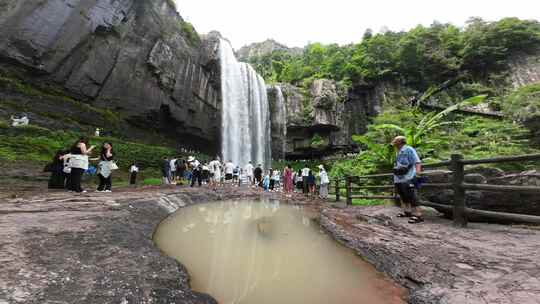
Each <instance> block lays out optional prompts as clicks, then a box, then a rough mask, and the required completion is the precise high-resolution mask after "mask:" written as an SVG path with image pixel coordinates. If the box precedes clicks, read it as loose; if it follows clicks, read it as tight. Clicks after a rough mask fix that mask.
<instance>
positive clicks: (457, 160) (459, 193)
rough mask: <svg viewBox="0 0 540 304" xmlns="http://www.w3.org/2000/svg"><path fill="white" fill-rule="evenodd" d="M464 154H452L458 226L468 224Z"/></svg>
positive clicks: (455, 218)
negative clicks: (464, 184)
mask: <svg viewBox="0 0 540 304" xmlns="http://www.w3.org/2000/svg"><path fill="white" fill-rule="evenodd" d="M462 161H463V155H461V154H452V158H451V162H452V165H451V166H452V171H453V172H454V173H453V175H452V189H453V190H454V225H455V226H458V227H466V226H467V214H466V213H465V189H463V181H464V179H465V169H464V165H463V163H462Z"/></svg>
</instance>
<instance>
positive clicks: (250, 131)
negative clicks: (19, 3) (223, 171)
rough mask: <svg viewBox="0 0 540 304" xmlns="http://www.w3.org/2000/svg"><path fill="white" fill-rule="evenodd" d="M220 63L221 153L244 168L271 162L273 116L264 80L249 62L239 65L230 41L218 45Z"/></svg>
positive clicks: (223, 41) (225, 159)
mask: <svg viewBox="0 0 540 304" xmlns="http://www.w3.org/2000/svg"><path fill="white" fill-rule="evenodd" d="M219 45H220V46H219V54H220V60H221V92H222V95H223V103H222V110H221V112H222V116H221V118H222V123H221V124H222V131H221V153H222V157H223V160H224V161H229V160H231V161H232V162H233V163H234V164H236V165H239V166H241V167H243V166H245V165H246V164H247V163H248V162H249V161H251V162H253V164H254V165H255V166H256V165H257V164H263V166H269V165H270V162H271V149H270V145H271V138H270V114H269V107H268V96H267V93H266V84H265V83H264V79H263V78H262V77H261V76H260V75H259V74H257V72H255V70H254V69H253V68H252V67H251V66H250V65H249V64H246V63H242V62H238V60H237V59H236V56H235V55H234V51H233V49H232V47H231V45H230V43H229V42H228V41H225V40H223V39H222V40H221V41H220V44H219Z"/></svg>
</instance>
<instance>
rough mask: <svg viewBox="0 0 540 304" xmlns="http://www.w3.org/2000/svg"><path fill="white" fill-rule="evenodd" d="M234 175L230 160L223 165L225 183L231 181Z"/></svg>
mask: <svg viewBox="0 0 540 304" xmlns="http://www.w3.org/2000/svg"><path fill="white" fill-rule="evenodd" d="M233 173H234V164H233V163H232V161H231V160H229V162H227V163H226V164H225V181H229V182H230V181H232V179H233Z"/></svg>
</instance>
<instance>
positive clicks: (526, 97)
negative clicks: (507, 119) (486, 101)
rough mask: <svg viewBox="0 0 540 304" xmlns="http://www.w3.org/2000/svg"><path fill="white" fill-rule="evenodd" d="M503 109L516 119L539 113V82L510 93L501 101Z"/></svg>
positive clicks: (520, 119)
mask: <svg viewBox="0 0 540 304" xmlns="http://www.w3.org/2000/svg"><path fill="white" fill-rule="evenodd" d="M502 108H503V111H504V112H505V113H506V114H508V115H509V116H511V117H513V118H514V119H516V120H518V121H526V120H527V119H529V118H532V117H535V116H539V115H540V83H536V84H532V85H528V86H524V87H522V88H519V89H517V90H515V91H513V92H512V93H510V94H509V95H508V96H507V97H506V98H504V100H503V102H502Z"/></svg>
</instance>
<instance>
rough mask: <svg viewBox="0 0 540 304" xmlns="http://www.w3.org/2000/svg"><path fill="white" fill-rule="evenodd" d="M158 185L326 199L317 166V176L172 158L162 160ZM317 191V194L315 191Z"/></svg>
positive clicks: (324, 174) (307, 172)
mask: <svg viewBox="0 0 540 304" xmlns="http://www.w3.org/2000/svg"><path fill="white" fill-rule="evenodd" d="M161 173H162V183H163V184H165V185H169V184H187V185H190V186H191V187H195V186H199V187H201V186H205V185H206V186H209V187H212V188H213V189H217V188H218V187H239V186H251V187H254V188H259V189H261V190H262V191H268V192H283V193H284V194H285V195H288V196H290V195H292V193H294V192H301V193H304V194H306V195H310V196H315V195H316V194H317V193H318V194H319V196H320V197H321V198H326V197H327V196H328V184H329V183H330V180H329V177H328V173H327V172H326V170H325V169H324V166H323V165H320V166H318V172H317V173H315V172H313V171H312V170H311V169H310V168H308V167H307V166H305V167H304V168H303V169H301V170H299V171H295V170H293V169H292V166H291V165H288V166H286V167H285V168H283V170H276V169H272V168H270V169H264V168H263V166H262V164H258V165H257V166H254V164H253V163H252V162H251V161H250V162H249V163H248V164H247V165H245V166H243V167H240V165H239V164H235V163H233V161H231V160H228V161H222V160H221V159H220V158H219V157H216V158H215V159H213V160H212V161H209V162H205V163H201V162H200V161H199V160H197V159H196V158H195V157H193V156H190V157H188V158H187V159H180V158H176V157H163V161H162V164H161ZM317 190H318V191H317Z"/></svg>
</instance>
